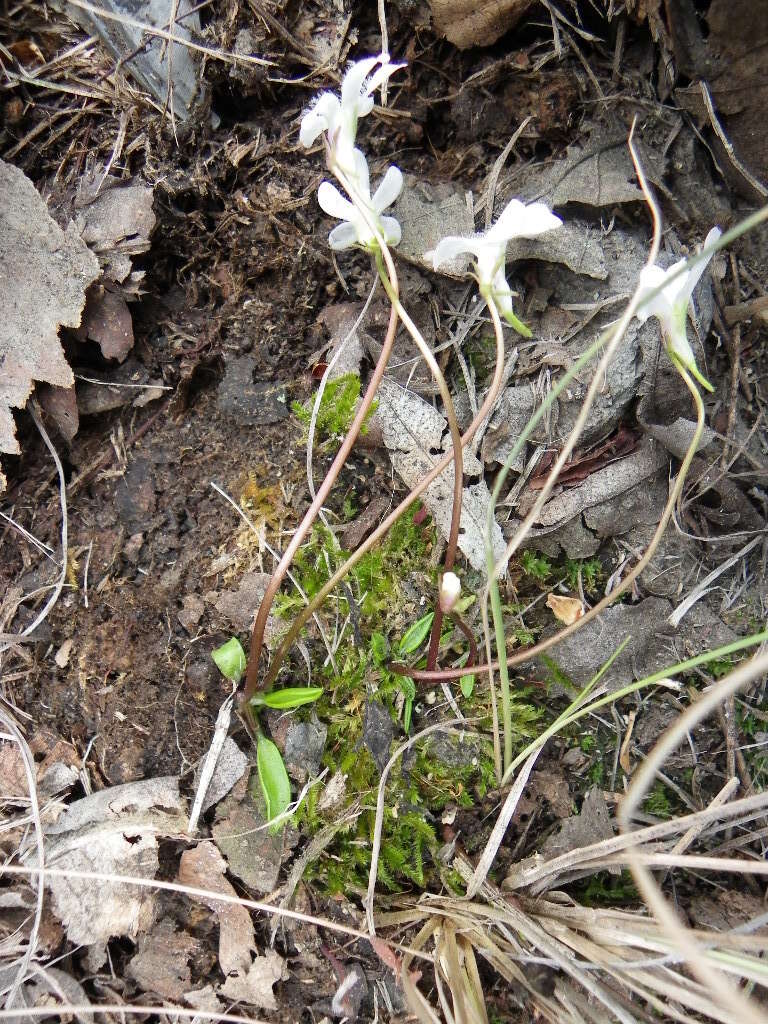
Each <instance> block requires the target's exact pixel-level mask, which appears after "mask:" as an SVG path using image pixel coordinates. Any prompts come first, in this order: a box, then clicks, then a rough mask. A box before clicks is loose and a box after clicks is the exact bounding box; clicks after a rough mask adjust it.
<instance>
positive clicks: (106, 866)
mask: <svg viewBox="0 0 768 1024" xmlns="http://www.w3.org/2000/svg"><path fill="white" fill-rule="evenodd" d="M186 820H187V819H186V813H185V808H184V800H183V799H182V798H181V797H180V795H179V780H178V778H176V777H167V778H160V779H148V780H145V781H143V782H132V783H128V784H126V785H124V786H113V787H112V788H111V789H104V790H101V792H99V793H93V794H91V796H87V797H85V798H84V799H82V800H77V801H76V802H75V803H73V804H71V805H70V806H69V807H68V808H67V810H66V811H65V812H64V813H63V814H62V815H61V817H60V818H59V820H58V821H57V822H56V823H55V824H54V825H51V826H49V827H48V828H46V835H45V862H46V864H47V865H48V866H50V867H56V868H60V869H65V870H66V869H67V868H69V869H72V870H78V871H96V872H101V873H112V874H116V875H135V876H136V877H137V878H154V876H155V874H156V873H157V869H158V856H157V837H158V836H167V835H175V834H177V833H178V832H183V831H184V828H185V826H186ZM23 859H24V862H25V863H27V864H31V865H34V864H35V863H36V862H37V855H36V850H35V847H34V845H31V846H30V847H28V848H27V849H26V850H25V852H24V856H23ZM45 882H46V885H47V886H48V887H49V889H50V890H51V894H52V896H53V907H54V910H55V912H56V914H57V916H58V917H59V918H60V919H61V921H62V923H63V924H64V926H65V927H66V929H67V935H68V937H69V939H70V940H71V941H72V942H75V943H79V944H82V945H93V944H103V943H106V942H107V941H108V940H109V939H110V938H111V937H112V936H122V935H127V936H128V937H129V938H135V937H136V935H137V934H138V933H139V932H141V931H143V930H145V929H146V927H147V926H148V925H149V923H150V922H151V920H152V911H153V905H154V896H153V894H152V892H151V891H150V890H148V889H146V888H139V887H136V886H132V885H126V884H122V883H115V882H110V881H101V880H99V879H82V878H75V877H66V876H46V879H45Z"/></svg>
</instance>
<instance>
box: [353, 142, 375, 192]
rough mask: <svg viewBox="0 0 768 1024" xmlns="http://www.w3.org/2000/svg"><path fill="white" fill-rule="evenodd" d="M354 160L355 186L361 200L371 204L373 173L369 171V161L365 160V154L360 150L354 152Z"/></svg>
mask: <svg viewBox="0 0 768 1024" xmlns="http://www.w3.org/2000/svg"><path fill="white" fill-rule="evenodd" d="M352 158H353V160H354V164H355V180H354V182H353V184H354V185H356V186H357V189H358V191H359V193H360V198H361V199H363V200H364V201H365V202H370V200H371V172H370V171H369V170H368V161H367V160H366V159H365V154H364V153H362V151H361V150H359V149H356V150H354V151H353V153H352Z"/></svg>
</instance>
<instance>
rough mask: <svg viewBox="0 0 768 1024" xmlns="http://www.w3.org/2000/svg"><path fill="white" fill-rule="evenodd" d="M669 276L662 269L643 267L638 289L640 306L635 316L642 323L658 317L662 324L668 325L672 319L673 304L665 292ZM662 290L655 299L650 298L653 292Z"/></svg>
mask: <svg viewBox="0 0 768 1024" xmlns="http://www.w3.org/2000/svg"><path fill="white" fill-rule="evenodd" d="M666 277H667V274H666V272H665V271H663V270H662V269H661V267H657V266H655V265H654V266H651V267H643V269H642V270H641V271H640V285H639V287H638V297H639V304H638V307H637V310H636V312H635V316H636V317H637V319H638V320H640V321H641V323H645V321H646V320H647V319H648V318H649V317H651V316H657V317H658V318H659V320H661V321H662V323H664V324H666V323H668V322H669V321H670V320H671V318H672V304H671V303H670V301H669V297H668V296H667V294H666V291H665V290H664V281H665V280H666ZM657 288H661V291H659V292H658V293H657V294H656V295H654V296H653V298H648V296H649V295H650V294H651V292H653V291H655V290H656V289H657Z"/></svg>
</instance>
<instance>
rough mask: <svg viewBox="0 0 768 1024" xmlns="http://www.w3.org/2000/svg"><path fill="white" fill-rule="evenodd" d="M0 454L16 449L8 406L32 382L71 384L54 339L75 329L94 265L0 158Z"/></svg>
mask: <svg viewBox="0 0 768 1024" xmlns="http://www.w3.org/2000/svg"><path fill="white" fill-rule="evenodd" d="M0 197H1V198H0V451H2V452H9V453H12V454H18V453H19V451H20V449H19V444H18V441H17V440H16V432H15V425H14V422H13V415H12V414H11V408H16V409H22V408H23V407H24V405H25V404H26V401H27V399H28V398H29V396H30V394H31V392H32V388H33V386H34V383H35V381H45V382H47V383H48V384H55V385H57V386H58V387H64V388H70V387H72V385H73V384H74V378H73V376H72V371H71V369H70V368H69V366H68V365H67V361H66V359H65V358H64V352H63V351H62V348H61V345H60V344H59V340H58V329H59V327H60V326H62V325H63V326H66V327H77V326H78V325H79V324H80V315H81V313H82V310H83V306H84V304H85V289H86V288H87V287H88V285H89V284H91V282H92V281H94V280H95V279H96V278H97V277H98V275H99V263H98V260H97V259H96V257H95V256H94V255H93V253H92V252H90V251H89V249H88V248H87V246H86V245H85V244H84V243H83V241H82V240H81V239H80V238H79V237H78V233H77V231H76V230H75V229H74V228H72V227H71V226H70V227H69V228H67V230H66V231H62V230H61V228H60V227H59V226H58V225H57V224H56V222H55V221H54V220H53V218H52V217H51V216H50V214H49V213H48V209H47V207H46V205H45V203H44V202H43V200H42V199H41V198H40V196H39V194H38V192H37V190H36V189H35V186H34V185H33V184H32V182H31V181H30V180H29V178H27V177H26V175H24V174H23V173H22V172H21V171H20V170H19V169H18V168H16V167H13V166H11V164H7V163H5V162H4V161H2V160H0Z"/></svg>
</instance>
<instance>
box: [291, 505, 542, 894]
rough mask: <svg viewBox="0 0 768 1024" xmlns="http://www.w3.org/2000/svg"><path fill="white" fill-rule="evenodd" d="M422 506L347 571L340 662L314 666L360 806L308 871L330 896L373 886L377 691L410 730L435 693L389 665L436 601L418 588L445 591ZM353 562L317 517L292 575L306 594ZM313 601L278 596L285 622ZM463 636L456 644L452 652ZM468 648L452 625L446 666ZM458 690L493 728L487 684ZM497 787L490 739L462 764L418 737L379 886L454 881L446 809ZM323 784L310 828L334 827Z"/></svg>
mask: <svg viewBox="0 0 768 1024" xmlns="http://www.w3.org/2000/svg"><path fill="white" fill-rule="evenodd" d="M415 511H416V506H414V508H412V509H411V510H410V511H409V512H407V513H406V514H405V515H404V516H403V517H402V518H401V519H400V521H399V522H398V523H397V524H395V526H394V527H393V529H392V530H391V531H390V534H389V535H388V537H387V538H386V539H385V540H384V542H383V543H382V544H381V546H380V547H379V548H377V549H376V550H375V551H373V552H370V553H369V554H367V555H366V556H364V558H363V559H362V560H361V561H360V562H359V563H358V565H357V566H356V567H355V568H354V569H353V570H352V572H351V573H350V574H349V576H348V577H347V585H346V586H344V587H338V588H337V589H336V591H335V592H334V595H333V596H332V597H329V599H328V601H327V602H326V604H325V605H324V607H323V614H324V615H325V616H326V621H327V622H329V623H332V622H333V621H334V620H335V621H336V622H337V623H338V624H339V628H340V627H341V624H342V623H344V622H345V621H346V620H347V619H348V618H349V622H348V624H347V626H346V628H345V630H344V632H343V634H342V636H341V640H340V642H339V643H338V645H337V647H336V650H335V652H334V658H335V663H336V669H335V670H334V669H333V668H332V667H331V666H330V665H322V664H321V665H319V666H318V665H317V664H315V666H314V667H313V679H312V683H313V685H316V686H322V687H323V688H324V693H323V696H322V697H321V698H320V700H319V701H318V702H317V704H316V705H315V708H316V711H317V714H318V716H319V717H320V719H321V721H323V722H324V723H326V725H327V728H328V734H327V739H326V744H325V751H324V755H323V764H324V766H325V767H327V768H328V769H329V772H330V774H334V773H335V772H341V773H343V774H344V775H346V798H345V803H346V807H345V811H346V812H353V813H351V814H350V820H349V823H348V824H346V825H345V826H344V828H343V829H341V830H340V831H339V832H338V833H337V834H336V836H335V837H334V839H333V841H332V842H331V844H330V845H329V846H328V847H327V849H326V850H325V851H324V852H323V854H322V855H321V856H320V857H319V859H318V860H317V861H316V862H315V863H314V864H312V865H310V866H309V868H308V869H307V874H306V878H307V879H308V880H312V881H313V882H314V884H315V885H316V886H317V887H318V888H320V889H321V890H323V891H325V892H327V893H329V894H335V893H347V894H349V893H351V892H364V891H365V889H366V887H367V884H368V872H369V869H370V856H371V841H372V833H373V827H374V821H375V806H376V797H377V791H378V784H379V772H378V769H377V767H376V765H375V764H374V762H373V759H372V757H371V755H370V753H369V752H368V750H367V748H366V746H365V743H364V738H363V723H364V718H365V709H366V703H367V702H368V701H369V700H371V699H376V700H378V701H380V702H381V703H382V705H383V706H384V707H386V708H387V710H388V711H389V713H390V715H391V717H392V719H393V720H394V721H396V722H397V723H398V725H399V727H400V729H401V735H402V729H403V726H404V722H403V718H404V717H405V714H407V708H408V705H409V703H410V704H411V705H412V706H413V707H414V714H416V713H417V712H418V710H419V703H420V701H422V700H423V699H424V696H425V691H423V690H421V689H420V688H418V687H416V686H415V685H414V683H413V681H412V680H410V679H404V678H403V677H402V676H400V675H398V674H396V673H394V672H391V671H390V670H389V669H388V667H387V665H388V662H389V659H390V658H396V657H397V656H398V652H399V650H400V647H401V641H402V639H403V637H404V636H406V634H408V631H409V629H410V627H413V626H414V623H416V622H418V621H419V620H420V619H422V618H423V617H424V615H425V613H426V612H427V611H428V610H429V605H427V604H424V605H421V604H417V603H416V602H415V601H414V591H415V592H416V593H417V594H418V593H421V594H424V595H429V594H430V593H432V594H434V593H435V586H436V574H435V573H430V574H427V573H425V572H424V569H423V566H424V564H425V561H426V558H427V555H428V553H429V550H430V547H431V545H432V544H433V543H434V529H433V528H432V527H431V526H430V527H425V526H424V524H423V523H421V522H419V523H414V514H415ZM346 559H347V553H346V552H344V551H342V550H340V549H339V547H338V546H337V542H336V539H335V537H334V535H333V534H332V533H331V531H329V530H328V529H327V528H325V527H324V526H322V525H317V526H315V528H314V529H313V532H312V534H311V536H310V539H309V541H308V542H307V543H306V544H304V546H303V547H302V548H301V549H300V551H299V552H298V555H297V557H296V560H295V562H294V566H293V573H294V575H295V577H296V579H297V582H298V583H299V584H300V586H301V587H302V589H303V590H304V592H305V593H306V594H307V595H308V596H309V597H312V596H314V595H315V594H316V593H317V592H318V591H319V590H320V588H321V587H322V586H323V585H324V584H325V582H326V581H327V580H328V579H329V577H330V575H331V574H332V573H333V572H335V570H336V568H337V567H339V566H341V565H342V564H343V563H344V562H345V561H346ZM303 605H304V601H303V600H302V599H301V597H300V596H299V595H298V594H297V592H296V589H295V588H294V587H292V588H290V589H289V588H287V587H286V588H285V589H284V591H283V593H281V594H280V596H279V597H278V599H277V601H276V602H275V608H276V612H277V614H278V615H279V616H280V617H282V618H285V619H291V618H293V616H294V615H295V614H296V613H297V611H298V610H299V609H300V608H301V607H303ZM353 619H354V622H355V628H354V629H353V628H352V621H353ZM332 628H333V627H332V626H331V627H330V628H329V632H330V631H332ZM422 632H424V631H423V630H422ZM410 635H411V636H413V635H414V632H413V631H411V633H410ZM417 639H418V641H419V642H418V644H417V645H416V646H415V649H414V650H412V651H411V652H410V653H409V658H410V659H411V660H412V661H415V662H416V664H423V662H424V660H425V651H426V646H427V640H428V634H427V633H424V636H423V637H421V638H417ZM454 639H455V646H454V647H453V648H451V647H450V643H451V642H452V641H453V640H454ZM408 646H410V645H408ZM465 649H466V643H465V642H464V641H463V640H462V639H461V637H460V634H458V633H456V631H455V629H454V626H453V624H452V623H451V622H450V621H449V620H448V621H446V622H445V625H444V632H443V647H442V648H441V657H444V658H445V660H446V663H448V662H449V661H450V659H451V658H453V659H455V658H458V657H459V656H460V655H461V654H462V653H464V651H465ZM322 660H324V659H323V658H318V659H317V661H322ZM278 685H283V683H282V682H281V683H279V684H278ZM285 685H287V682H285ZM454 692H455V693H456V695H457V699H458V700H459V701H460V702H461V704H462V708H463V709H464V711H465V714H467V716H470V717H472V718H473V719H476V720H477V723H478V726H479V727H480V728H483V727H485V728H490V723H491V715H490V704H489V696H488V692H487V687H485V686H482V687H477V688H476V690H475V692H474V693H473V694H472V696H471V697H470V698H468V699H465V698H463V697H462V696H461V693H460V690H459V687H458V686H456V687H455V688H454ZM529 697H530V695H529V693H528V692H527V691H525V690H518V691H517V692H516V694H515V702H514V704H513V723H514V729H515V732H516V736H517V740H518V743H519V745H523V743H525V742H527V741H528V740H529V739H530V738H531V737H533V736H535V735H536V733H537V732H538V730H539V728H540V722H541V719H542V716H543V712H542V710H540V709H538V708H536V707H534V706H533V704H532V703H531V702H530V700H529ZM494 785H495V772H494V764H493V751H492V746H491V744H490V743H476V744H475V747H474V750H473V753H470V754H469V755H468V756H467V757H466V758H464V759H462V758H461V757H458V758H456V759H455V760H454V759H453V758H448V759H446V760H441V759H440V758H439V757H438V756H437V755H436V748H435V747H433V745H432V744H431V743H429V742H426V743H423V744H422V743H419V744H417V746H416V747H415V748H414V751H413V754H412V755H410V756H409V757H407V758H405V759H401V760H400V761H399V762H398V763H397V764H396V766H395V768H394V769H393V770H392V772H391V773H390V776H389V779H388V784H387V800H386V807H387V810H386V812H385V816H384V822H383V831H382V843H381V854H380V866H379V878H380V881H381V884H382V885H383V886H386V887H387V888H389V889H390V890H392V891H395V890H398V889H409V888H414V887H417V888H418V889H423V888H426V887H429V886H432V887H435V886H436V887H439V886H440V885H441V884H446V882H445V877H444V876H445V875H446V869H445V867H444V866H443V865H442V864H441V863H440V862H439V860H438V859H437V850H438V848H439V845H440V842H439V837H438V833H437V827H438V824H439V819H440V815H441V813H442V811H443V810H444V808H445V807H446V806H447V805H450V804H455V805H457V806H459V807H470V806H471V805H472V804H474V803H475V802H476V801H478V800H479V799H481V798H482V797H483V796H484V795H485V794H486V793H487V792H488V791H489V790H490V789H492V788H493V787H494ZM318 790H319V787H316V788H314V789H313V790H311V791H310V794H309V795H308V797H307V799H306V800H305V802H304V804H303V805H302V807H301V808H300V810H299V812H298V813H297V823H298V824H300V826H301V828H302V830H303V831H304V833H305V834H306V835H309V836H311V835H313V834H314V833H316V832H317V831H318V830H320V829H321V828H323V827H324V826H325V825H326V824H327V817H326V815H325V814H324V813H323V812H321V811H318V809H317V802H318V795H319V793H318ZM345 811H341V810H339V811H337V812H336V813H339V814H341V813H345ZM459 891H463V890H461V888H460V889H459Z"/></svg>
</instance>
